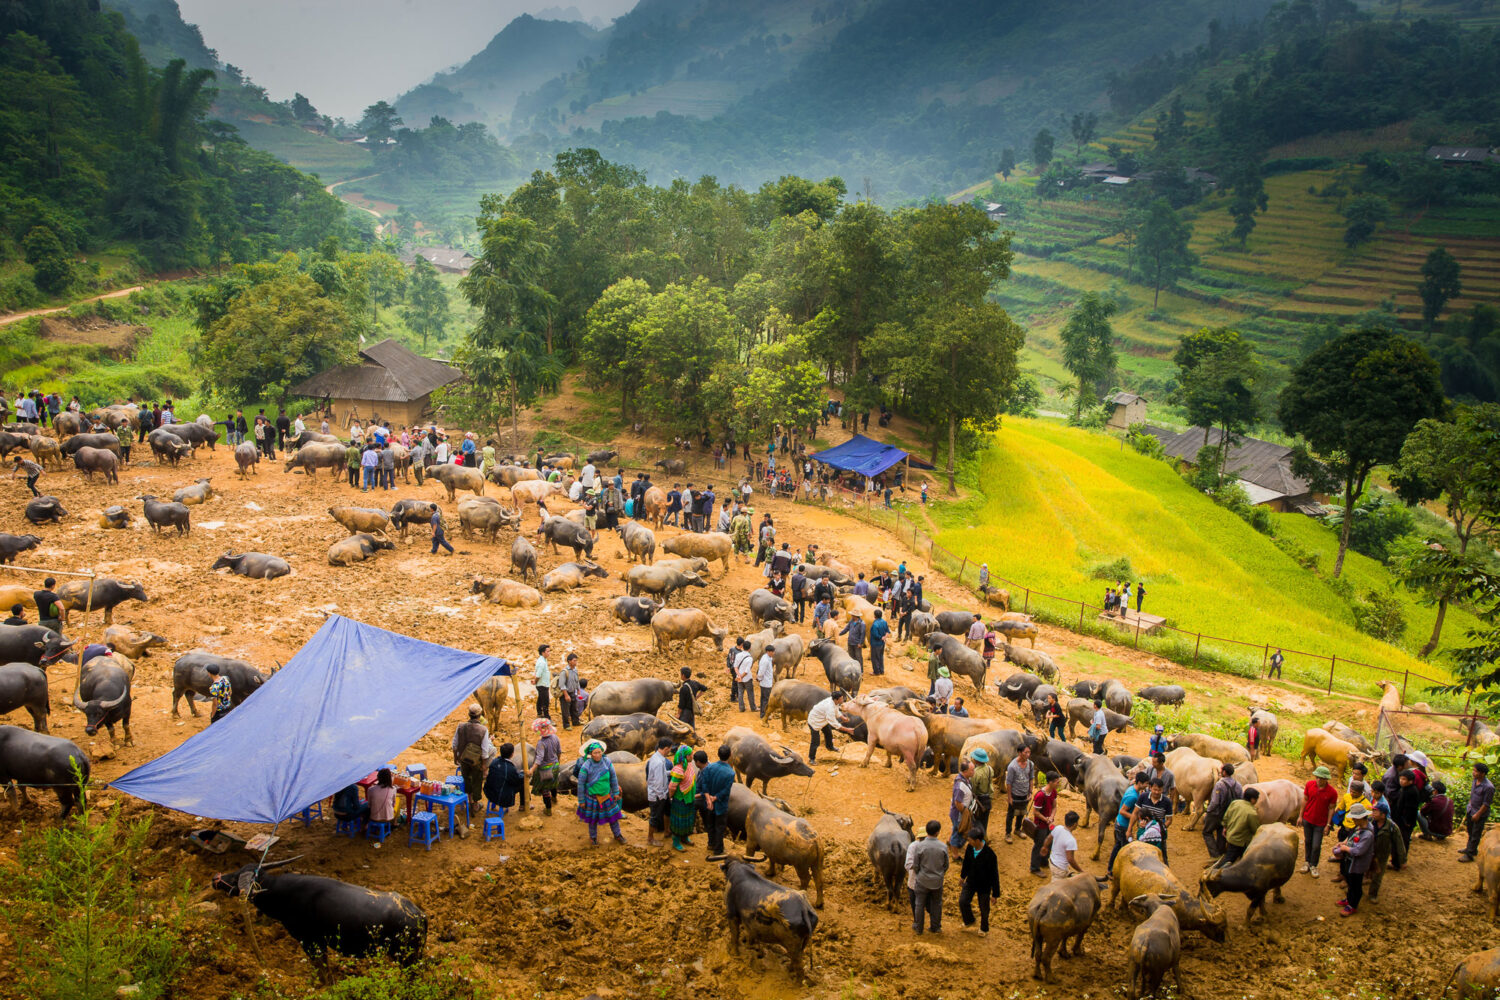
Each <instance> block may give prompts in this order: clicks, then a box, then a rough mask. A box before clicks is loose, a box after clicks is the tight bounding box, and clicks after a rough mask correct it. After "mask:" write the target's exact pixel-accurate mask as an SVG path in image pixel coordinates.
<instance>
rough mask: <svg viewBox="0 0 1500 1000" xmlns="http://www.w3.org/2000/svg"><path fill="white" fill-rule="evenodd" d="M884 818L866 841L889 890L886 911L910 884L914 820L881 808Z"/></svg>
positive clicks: (866, 846)
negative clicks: (908, 860) (908, 867)
mask: <svg viewBox="0 0 1500 1000" xmlns="http://www.w3.org/2000/svg"><path fill="white" fill-rule="evenodd" d="M880 812H881V817H880V819H879V821H878V822H876V824H875V829H874V830H871V831H870V839H869V840H867V841H865V853H866V854H867V855H869V858H870V864H872V865H874V866H875V872H876V874H878V875H879V876H880V881H881V883H882V884H883V885H884V886H885V908H886V909H887V910H889V909H890V908H891V904H892V903H894V902H896V898H897V896H898V895H899V894H900V892H901V886H902V884H903V883H904V882H905V881H906V849H907V848H908V847H910V846H911V828H912V822H911V817H910V816H901V815H899V814H897V813H893V812H891V811H890V810H889V809H887V808H886V807H885V805H884V803H882V804H881V806H880Z"/></svg>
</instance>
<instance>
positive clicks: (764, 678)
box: [755, 644, 776, 719]
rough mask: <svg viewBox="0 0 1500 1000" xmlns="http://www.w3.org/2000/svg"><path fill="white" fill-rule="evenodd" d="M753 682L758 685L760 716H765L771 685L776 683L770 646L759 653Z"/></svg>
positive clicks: (774, 666) (769, 700) (774, 663)
mask: <svg viewBox="0 0 1500 1000" xmlns="http://www.w3.org/2000/svg"><path fill="white" fill-rule="evenodd" d="M755 683H756V684H758V685H760V717H761V718H762V719H764V718H765V717H766V707H767V706H768V705H770V704H771V685H773V684H775V683H776V661H775V660H773V659H772V658H771V647H770V645H769V644H767V646H766V649H765V651H764V652H763V653H761V654H760V662H758V663H757V664H756V665H755Z"/></svg>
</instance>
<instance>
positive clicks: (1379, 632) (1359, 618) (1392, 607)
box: [1351, 590, 1406, 644]
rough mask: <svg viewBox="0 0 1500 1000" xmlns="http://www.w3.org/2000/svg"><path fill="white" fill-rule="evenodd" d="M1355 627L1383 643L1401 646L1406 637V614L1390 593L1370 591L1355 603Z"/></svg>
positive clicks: (1353, 608)
mask: <svg viewBox="0 0 1500 1000" xmlns="http://www.w3.org/2000/svg"><path fill="white" fill-rule="evenodd" d="M1351 610H1353V612H1354V627H1355V628H1357V629H1359V630H1360V631H1361V632H1363V633H1364V634H1365V635H1369V636H1374V637H1375V638H1376V639H1380V640H1381V641H1383V642H1389V643H1397V644H1399V643H1400V642H1401V640H1402V639H1403V638H1405V636H1406V614H1405V612H1404V611H1403V610H1402V607H1401V602H1400V601H1399V600H1397V599H1396V597H1395V595H1393V594H1391V593H1390V592H1389V591H1385V592H1382V591H1378V590H1368V591H1366V592H1365V595H1364V597H1362V598H1361V599H1359V600H1357V601H1355V602H1353V604H1352V605H1351Z"/></svg>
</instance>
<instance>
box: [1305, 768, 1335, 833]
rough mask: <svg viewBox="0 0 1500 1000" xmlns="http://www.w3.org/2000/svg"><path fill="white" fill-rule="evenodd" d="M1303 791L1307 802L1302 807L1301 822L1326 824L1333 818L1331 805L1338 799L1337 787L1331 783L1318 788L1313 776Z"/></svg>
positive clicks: (1315, 824) (1314, 824)
mask: <svg viewBox="0 0 1500 1000" xmlns="http://www.w3.org/2000/svg"><path fill="white" fill-rule="evenodd" d="M1303 792H1304V793H1305V795H1306V799H1307V804H1306V805H1305V806H1303V807H1302V822H1304V823H1311V824H1312V825H1313V826H1327V825H1328V824H1329V822H1330V821H1332V819H1333V806H1334V804H1335V803H1336V802H1338V800H1339V793H1338V789H1336V788H1334V787H1333V785H1332V784H1328V785H1324V786H1323V787H1322V788H1319V787H1318V779H1316V778H1314V779H1313V780H1312V781H1309V782H1308V783H1307V787H1306V788H1305V789H1303Z"/></svg>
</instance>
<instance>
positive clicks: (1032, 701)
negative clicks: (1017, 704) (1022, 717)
mask: <svg viewBox="0 0 1500 1000" xmlns="http://www.w3.org/2000/svg"><path fill="white" fill-rule="evenodd" d="M1061 694H1062V692H1060V691H1058V690H1057V688H1056V687H1054V686H1053V685H1051V684H1038V685H1037V686H1036V687H1035V688H1033V689H1032V691H1031V697H1030V698H1028V699H1027V700H1026V703H1027V705H1029V706H1030V708H1031V715H1032V718H1034V719H1035V720H1036V722H1037V725H1041V724H1042V723H1043V722H1045V721H1046V719H1047V702H1048V700H1049V699H1050V698H1051V697H1052V696H1053V695H1059V696H1061ZM1061 704H1062V706H1063V709H1064V711H1065V712H1066V709H1067V702H1065V701H1064V702H1061Z"/></svg>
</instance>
